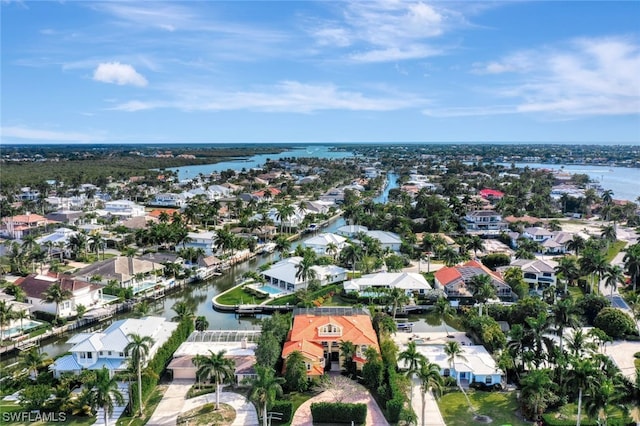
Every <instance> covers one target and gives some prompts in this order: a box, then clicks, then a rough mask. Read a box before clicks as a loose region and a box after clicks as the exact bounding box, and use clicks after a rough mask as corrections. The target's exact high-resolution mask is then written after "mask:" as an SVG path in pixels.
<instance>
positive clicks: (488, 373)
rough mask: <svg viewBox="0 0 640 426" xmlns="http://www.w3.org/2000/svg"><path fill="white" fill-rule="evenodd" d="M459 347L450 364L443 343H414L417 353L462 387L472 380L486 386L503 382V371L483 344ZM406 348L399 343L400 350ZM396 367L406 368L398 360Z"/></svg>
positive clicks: (404, 364)
mask: <svg viewBox="0 0 640 426" xmlns="http://www.w3.org/2000/svg"><path fill="white" fill-rule="evenodd" d="M461 348H462V354H461V356H459V357H457V358H456V360H455V362H454V363H453V365H451V364H450V363H449V356H448V355H447V354H446V353H445V352H444V345H431V344H426V345H424V344H418V345H416V349H417V350H418V352H419V353H421V354H422V355H424V356H425V357H426V358H427V359H428V360H429V362H431V363H434V364H436V365H437V366H438V367H440V375H441V376H443V377H453V378H455V379H456V383H457V384H459V385H461V386H463V387H467V386H468V385H470V384H471V383H473V382H478V383H484V384H485V385H487V386H490V385H494V384H496V383H497V384H502V383H503V382H504V380H505V374H504V371H502V370H501V369H500V368H498V366H497V365H496V362H495V360H494V359H493V357H492V356H491V354H489V352H487V350H486V349H485V347H484V346H482V345H462V346H461ZM406 349H407V346H406V345H400V351H401V352H402V351H404V350H406ZM463 357H464V358H463ZM398 367H400V368H405V369H406V368H407V367H408V366H407V364H406V363H405V362H403V361H399V362H398Z"/></svg>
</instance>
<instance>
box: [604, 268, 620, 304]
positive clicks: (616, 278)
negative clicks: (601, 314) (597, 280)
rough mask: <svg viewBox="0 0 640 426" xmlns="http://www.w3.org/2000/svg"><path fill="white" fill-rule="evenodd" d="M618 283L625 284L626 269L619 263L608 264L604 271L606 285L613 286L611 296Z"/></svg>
mask: <svg viewBox="0 0 640 426" xmlns="http://www.w3.org/2000/svg"><path fill="white" fill-rule="evenodd" d="M618 284H624V271H623V270H622V268H621V267H620V266H618V265H608V267H607V270H606V271H605V273H604V286H605V287H611V296H612V297H613V291H614V290H615V289H616V288H617V286H618Z"/></svg>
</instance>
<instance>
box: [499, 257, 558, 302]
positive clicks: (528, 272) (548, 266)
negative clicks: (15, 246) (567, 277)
mask: <svg viewBox="0 0 640 426" xmlns="http://www.w3.org/2000/svg"><path fill="white" fill-rule="evenodd" d="M557 265H558V263H557V262H555V261H553V260H542V259H516V260H514V261H512V262H511V264H510V265H509V266H506V267H501V268H498V270H499V271H505V270H506V269H509V268H519V269H521V270H522V277H523V278H524V281H525V282H526V283H527V284H529V289H530V291H532V292H536V294H541V293H542V291H543V290H544V289H546V288H547V287H549V286H555V285H557V283H558V277H557V276H556V272H555V267H556V266H557Z"/></svg>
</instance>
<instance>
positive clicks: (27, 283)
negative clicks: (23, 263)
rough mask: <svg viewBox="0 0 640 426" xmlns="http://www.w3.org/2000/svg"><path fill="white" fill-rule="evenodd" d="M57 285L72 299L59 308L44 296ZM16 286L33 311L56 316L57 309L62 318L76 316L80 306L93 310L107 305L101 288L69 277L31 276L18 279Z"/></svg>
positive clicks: (62, 303)
mask: <svg viewBox="0 0 640 426" xmlns="http://www.w3.org/2000/svg"><path fill="white" fill-rule="evenodd" d="M55 283H59V284H60V287H62V289H63V290H68V291H69V292H71V297H70V298H69V299H68V300H65V301H63V302H61V303H60V304H59V305H58V306H56V304H55V303H48V302H46V301H45V296H44V293H45V292H46V291H47V289H48V288H49V287H50V286H51V285H53V284H55ZM16 285H18V286H20V288H22V290H24V292H25V294H26V298H27V302H28V303H29V304H30V305H31V306H32V310H33V311H41V312H47V313H50V314H53V315H55V314H56V309H57V312H58V315H59V316H60V318H67V317H70V316H73V315H76V314H77V307H78V306H79V305H82V306H84V307H85V308H87V309H93V308H97V307H100V306H102V305H103V304H104V303H105V300H104V299H103V298H102V287H101V286H99V285H96V284H92V283H90V282H87V281H84V280H81V279H78V278H73V277H71V276H69V275H58V276H49V275H36V274H31V275H28V276H26V277H22V278H18V280H16Z"/></svg>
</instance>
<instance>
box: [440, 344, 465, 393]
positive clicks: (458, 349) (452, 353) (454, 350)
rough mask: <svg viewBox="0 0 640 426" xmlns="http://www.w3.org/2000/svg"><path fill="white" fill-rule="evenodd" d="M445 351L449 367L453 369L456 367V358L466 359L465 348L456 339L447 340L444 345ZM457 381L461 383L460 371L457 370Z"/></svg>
mask: <svg viewBox="0 0 640 426" xmlns="http://www.w3.org/2000/svg"><path fill="white" fill-rule="evenodd" d="M444 353H445V355H447V362H448V363H449V368H450V369H451V370H452V371H455V369H456V360H461V361H466V360H467V359H466V358H465V356H464V355H463V354H464V350H463V349H462V346H460V343H458V342H456V341H455V340H454V341H451V342H447V343H445V345H444ZM456 383H457V384H458V385H460V381H459V380H458V372H457V371H456Z"/></svg>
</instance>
